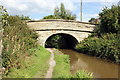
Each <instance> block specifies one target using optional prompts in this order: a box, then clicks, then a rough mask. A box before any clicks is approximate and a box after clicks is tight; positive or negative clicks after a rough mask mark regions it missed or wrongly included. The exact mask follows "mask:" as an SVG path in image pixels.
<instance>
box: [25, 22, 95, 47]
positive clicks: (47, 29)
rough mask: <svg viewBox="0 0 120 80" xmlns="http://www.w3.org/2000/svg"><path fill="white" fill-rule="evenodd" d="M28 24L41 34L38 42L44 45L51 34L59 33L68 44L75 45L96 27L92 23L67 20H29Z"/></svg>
mask: <svg viewBox="0 0 120 80" xmlns="http://www.w3.org/2000/svg"><path fill="white" fill-rule="evenodd" d="M27 25H28V26H29V27H30V28H31V29H34V30H36V32H37V33H38V34H39V38H38V42H39V43H40V45H42V46H45V42H46V41H47V40H48V39H49V38H50V37H51V36H54V35H56V34H59V35H61V36H63V37H64V38H65V39H66V41H67V42H68V44H67V45H68V46H71V45H72V47H74V46H75V45H76V43H78V42H80V41H82V40H83V39H85V38H87V37H88V36H89V35H90V34H91V33H93V30H94V28H95V25H93V24H90V23H85V22H78V21H66V20H41V21H28V22H27Z"/></svg>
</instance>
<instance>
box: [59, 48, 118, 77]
mask: <svg viewBox="0 0 120 80" xmlns="http://www.w3.org/2000/svg"><path fill="white" fill-rule="evenodd" d="M59 50H60V51H61V52H62V53H64V54H66V55H69V56H70V64H71V65H70V67H71V68H70V69H71V73H72V74H75V73H76V71H78V70H86V71H87V72H91V73H93V77H94V78H118V76H119V71H118V68H119V67H120V65H118V64H114V63H111V62H108V61H105V60H102V59H99V58H96V57H93V56H89V55H85V54H82V53H78V52H76V51H73V50H69V49H59Z"/></svg>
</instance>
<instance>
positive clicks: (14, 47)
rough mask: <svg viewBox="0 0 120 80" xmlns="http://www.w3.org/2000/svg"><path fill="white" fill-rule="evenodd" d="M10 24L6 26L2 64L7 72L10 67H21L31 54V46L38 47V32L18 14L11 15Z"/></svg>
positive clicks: (8, 20)
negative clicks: (31, 28) (29, 26)
mask: <svg viewBox="0 0 120 80" xmlns="http://www.w3.org/2000/svg"><path fill="white" fill-rule="evenodd" d="M7 23H8V25H6V26H4V27H3V28H4V32H3V46H4V47H3V52H2V59H3V62H2V66H3V67H5V68H6V73H7V72H8V71H9V69H10V68H12V67H15V68H20V67H22V65H21V63H22V61H24V59H25V57H26V56H30V55H31V54H32V52H31V51H30V50H29V49H31V48H36V47H37V37H38V35H37V33H36V32H35V31H33V30H30V29H29V28H28V27H27V25H26V24H25V23H23V22H22V20H21V19H20V18H19V17H18V16H9V17H8V19H7Z"/></svg>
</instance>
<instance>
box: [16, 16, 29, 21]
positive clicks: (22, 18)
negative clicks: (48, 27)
mask: <svg viewBox="0 0 120 80" xmlns="http://www.w3.org/2000/svg"><path fill="white" fill-rule="evenodd" d="M17 16H18V17H19V18H20V19H21V20H31V19H30V17H29V16H24V15H21V16H19V15H17Z"/></svg>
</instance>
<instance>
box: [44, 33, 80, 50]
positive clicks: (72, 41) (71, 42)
mask: <svg viewBox="0 0 120 80" xmlns="http://www.w3.org/2000/svg"><path fill="white" fill-rule="evenodd" d="M56 35H60V36H62V40H60V42H61V43H60V47H59V48H60V49H74V48H75V46H76V44H77V43H78V40H77V39H76V38H75V37H74V36H72V35H70V34H65V33H56V34H52V35H50V36H49V37H48V38H47V39H46V41H45V44H44V46H45V47H46V48H54V46H52V45H46V43H47V42H48V41H50V39H51V38H52V37H54V36H56ZM52 43H54V42H52Z"/></svg>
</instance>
